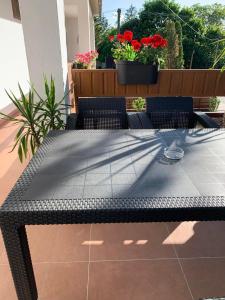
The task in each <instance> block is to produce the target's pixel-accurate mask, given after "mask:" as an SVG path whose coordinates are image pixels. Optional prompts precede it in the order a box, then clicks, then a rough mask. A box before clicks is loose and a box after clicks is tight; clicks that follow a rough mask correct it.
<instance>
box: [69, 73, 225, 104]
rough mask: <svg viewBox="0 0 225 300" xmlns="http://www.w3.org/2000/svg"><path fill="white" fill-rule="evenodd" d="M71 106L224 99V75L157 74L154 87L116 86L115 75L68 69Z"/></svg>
mask: <svg viewBox="0 0 225 300" xmlns="http://www.w3.org/2000/svg"><path fill="white" fill-rule="evenodd" d="M72 80H73V83H74V93H75V102H76V100H77V98H78V97H97V96H105V97H107V96H124V97H128V98H129V97H139V96H140V97H147V96H192V97H197V98H199V97H213V96H225V72H223V73H222V72H221V71H220V70H161V71H159V78H158V82H157V84H152V85H120V84H118V82H117V71H116V70H113V69H103V70H79V69H72Z"/></svg>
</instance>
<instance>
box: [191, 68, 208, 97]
mask: <svg viewBox="0 0 225 300" xmlns="http://www.w3.org/2000/svg"><path fill="white" fill-rule="evenodd" d="M205 79H206V72H205V71H204V70H196V71H195V72H194V84H193V90H192V94H191V95H192V96H196V97H201V96H202V97H203V96H205V94H204V90H205Z"/></svg>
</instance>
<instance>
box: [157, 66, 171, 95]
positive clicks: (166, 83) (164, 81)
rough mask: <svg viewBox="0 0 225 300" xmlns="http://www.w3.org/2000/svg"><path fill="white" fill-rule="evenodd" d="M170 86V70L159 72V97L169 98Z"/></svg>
mask: <svg viewBox="0 0 225 300" xmlns="http://www.w3.org/2000/svg"><path fill="white" fill-rule="evenodd" d="M170 85H171V70H165V72H161V74H160V77H159V95H160V96H169V94H170Z"/></svg>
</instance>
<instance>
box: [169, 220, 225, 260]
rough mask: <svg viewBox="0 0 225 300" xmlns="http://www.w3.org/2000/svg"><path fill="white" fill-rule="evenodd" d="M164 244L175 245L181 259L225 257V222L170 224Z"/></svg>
mask: <svg viewBox="0 0 225 300" xmlns="http://www.w3.org/2000/svg"><path fill="white" fill-rule="evenodd" d="M168 227H169V231H170V235H169V236H168V238H167V239H166V240H165V242H164V243H166V244H167V245H171V244H173V245H175V247H176V251H177V254H178V256H179V257H220V256H224V257H225V234H224V232H225V222H183V223H171V224H168Z"/></svg>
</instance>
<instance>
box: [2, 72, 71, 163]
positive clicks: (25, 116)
mask: <svg viewBox="0 0 225 300" xmlns="http://www.w3.org/2000/svg"><path fill="white" fill-rule="evenodd" d="M44 86H45V97H43V98H42V97H41V96H40V95H39V94H38V92H37V91H36V90H35V88H34V87H33V86H31V88H30V91H29V93H28V95H25V93H24V92H23V91H22V89H21V86H20V85H19V91H20V97H18V98H17V97H16V96H15V94H14V93H12V92H10V93H9V92H7V91H6V93H7V95H8V96H9V98H10V99H11V101H12V102H13V104H14V105H15V106H16V107H17V109H18V111H19V116H18V117H12V116H10V115H6V114H4V113H0V116H2V119H5V120H8V121H11V122H12V123H14V124H20V127H19V129H18V132H17V134H16V137H15V143H14V145H13V148H12V150H11V151H13V150H14V149H15V148H16V147H17V146H18V156H19V159H20V161H21V162H23V160H24V158H27V155H28V153H29V151H31V153H32V154H34V153H35V152H36V150H37V149H38V148H39V147H40V145H41V143H42V141H43V138H44V137H45V136H46V135H47V133H48V132H49V130H56V129H63V128H64V127H65V124H64V121H63V115H64V112H63V111H64V110H65V109H66V108H65V105H64V104H63V101H64V99H65V97H66V95H65V96H64V97H63V99H61V100H60V101H59V102H58V101H56V96H55V83H54V80H53V79H52V77H51V80H50V84H49V83H48V80H47V78H45V79H44ZM35 96H36V99H35Z"/></svg>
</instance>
